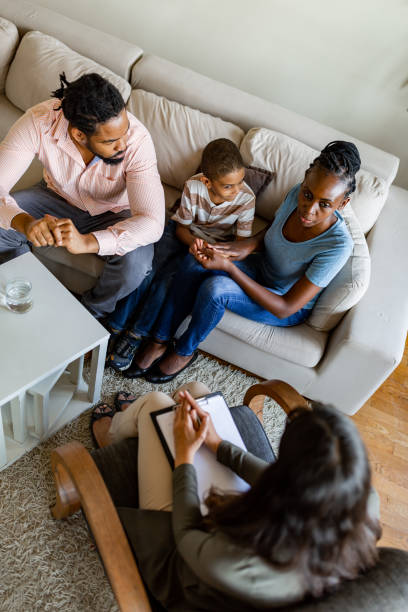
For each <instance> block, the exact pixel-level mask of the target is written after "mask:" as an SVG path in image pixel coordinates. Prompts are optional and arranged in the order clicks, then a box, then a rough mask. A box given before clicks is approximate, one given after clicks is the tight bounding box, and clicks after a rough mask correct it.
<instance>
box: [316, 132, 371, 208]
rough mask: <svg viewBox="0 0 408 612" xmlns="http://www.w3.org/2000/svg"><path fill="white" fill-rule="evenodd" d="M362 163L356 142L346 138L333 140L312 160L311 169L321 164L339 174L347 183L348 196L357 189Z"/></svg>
mask: <svg viewBox="0 0 408 612" xmlns="http://www.w3.org/2000/svg"><path fill="white" fill-rule="evenodd" d="M360 165H361V159H360V154H359V152H358V149H357V147H356V145H355V144H353V143H352V142H346V141H344V140H333V142H329V144H328V145H326V146H325V147H324V149H323V150H322V151H321V153H320V155H319V156H318V157H316V159H314V160H313V161H312V163H311V164H310V166H309V170H310V169H311V168H313V167H314V166H320V167H321V168H324V169H325V170H327V171H328V172H330V173H332V174H335V175H336V176H339V177H340V178H341V179H342V180H343V181H344V182H345V183H346V185H347V186H346V193H345V194H344V197H345V198H348V197H349V196H350V195H351V194H352V193H353V191H355V189H356V172H358V171H359V170H360Z"/></svg>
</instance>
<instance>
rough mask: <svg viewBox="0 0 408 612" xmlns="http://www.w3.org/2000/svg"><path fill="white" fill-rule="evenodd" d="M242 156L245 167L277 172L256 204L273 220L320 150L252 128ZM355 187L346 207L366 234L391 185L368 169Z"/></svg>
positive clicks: (357, 177)
mask: <svg viewBox="0 0 408 612" xmlns="http://www.w3.org/2000/svg"><path fill="white" fill-rule="evenodd" d="M241 154H242V157H243V159H244V162H245V163H246V164H248V165H253V166H258V167H261V168H265V169H266V170H270V171H272V172H275V177H274V180H273V181H272V182H271V183H270V184H269V186H268V187H267V188H266V189H265V190H264V191H263V192H262V193H261V194H260V196H259V197H258V198H257V202H256V211H257V213H258V214H259V215H261V216H262V217H265V219H269V220H272V219H273V217H274V214H275V212H276V210H277V208H278V207H279V206H280V204H281V203H282V202H283V200H284V198H285V196H286V194H287V193H288V191H289V190H290V189H291V188H292V187H293V186H294V185H296V184H297V183H299V182H301V181H302V180H303V177H304V175H305V171H306V170H307V168H308V167H309V165H310V164H311V162H312V161H313V160H314V159H315V158H316V157H317V156H318V155H319V151H317V150H315V149H312V148H311V147H309V146H308V145H305V144H303V143H302V142H299V141H298V140H295V139H294V138H290V137H289V136H286V135H285V134H281V133H279V132H275V131H273V130H268V129H266V128H253V129H251V130H249V132H247V134H246V135H245V138H244V139H243V141H242V143H241ZM356 184H357V188H356V191H355V192H354V193H353V195H352V197H351V201H350V204H349V205H348V206H347V208H348V207H349V206H350V205H351V207H352V208H353V210H354V212H355V213H356V215H357V218H358V221H359V222H360V227H361V229H362V230H363V232H364V233H365V234H366V233H367V232H368V231H369V230H370V229H371V227H372V226H373V225H374V223H375V221H376V220H377V218H378V216H379V214H380V212H381V209H382V207H383V206H384V204H385V201H386V199H387V196H388V190H389V184H388V183H387V181H386V180H385V179H383V178H379V177H377V176H374V175H372V174H371V173H369V172H367V171H366V170H360V171H359V172H358V173H357V175H356Z"/></svg>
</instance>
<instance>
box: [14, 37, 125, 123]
mask: <svg viewBox="0 0 408 612" xmlns="http://www.w3.org/2000/svg"><path fill="white" fill-rule="evenodd" d="M61 72H65V73H66V77H67V79H68V81H75V79H78V78H79V77H80V76H82V75H83V74H87V73H90V72H97V73H98V74H100V75H101V76H103V77H104V78H105V79H107V80H108V81H109V82H110V83H112V84H113V85H115V87H117V88H118V90H119V91H120V93H121V95H122V97H123V99H124V101H125V103H126V102H127V100H128V98H129V95H130V91H131V88H130V84H129V83H128V82H127V81H125V79H122V77H120V76H118V75H117V74H115V73H114V72H112V71H111V70H109V69H108V68H105V67H104V66H101V65H100V64H97V63H96V62H94V61H93V60H90V59H88V58H87V57H84V56H83V55H80V54H79V53H76V52H75V51H72V49H70V48H69V47H67V46H66V45H64V44H63V43H62V42H60V41H59V40H57V39H56V38H53V37H52V36H47V35H46V34H42V33H41V32H27V34H26V35H25V36H24V38H23V39H22V41H21V43H20V45H19V47H18V49H17V53H16V55H15V58H14V60H13V61H12V63H11V66H10V70H9V72H8V75H7V79H6V95H7V97H8V99H9V100H10V101H11V102H12V103H13V104H14V105H15V106H17V107H18V108H20V109H21V110H22V111H26V110H27V109H28V108H30V107H31V106H34V105H35V104H38V103H39V102H42V101H43V100H49V99H50V98H51V92H52V91H54V90H55V89H58V87H59V82H60V81H59V75H60V74H61Z"/></svg>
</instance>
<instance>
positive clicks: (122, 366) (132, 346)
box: [107, 334, 142, 372]
mask: <svg viewBox="0 0 408 612" xmlns="http://www.w3.org/2000/svg"><path fill="white" fill-rule="evenodd" d="M141 341H142V339H141V338H135V337H134V336H131V335H130V334H124V335H123V336H122V337H121V338H119V339H118V340H117V342H116V345H115V349H114V350H113V351H112V352H111V353H110V355H109V356H108V364H107V365H109V366H110V367H111V368H113V369H114V370H119V371H120V372H122V371H123V370H127V369H128V367H129V366H130V364H131V363H132V360H133V357H134V354H135V353H136V351H137V349H138V348H139V345H140V343H141Z"/></svg>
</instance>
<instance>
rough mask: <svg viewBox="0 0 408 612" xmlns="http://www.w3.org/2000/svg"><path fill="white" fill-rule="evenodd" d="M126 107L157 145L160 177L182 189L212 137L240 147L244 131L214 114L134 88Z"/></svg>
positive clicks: (193, 172) (168, 183)
mask: <svg viewBox="0 0 408 612" xmlns="http://www.w3.org/2000/svg"><path fill="white" fill-rule="evenodd" d="M127 109H128V110H129V111H130V112H131V113H133V114H134V115H135V116H136V117H137V118H138V119H139V121H141V122H142V123H143V124H144V125H145V127H146V128H147V129H148V130H149V132H150V134H151V137H152V138H153V142H154V146H155V148H156V155H157V165H158V168H159V173H160V177H161V179H162V181H164V182H165V183H167V185H171V186H172V187H176V188H177V189H183V186H184V183H185V181H186V180H187V179H188V178H190V176H193V174H195V171H196V169H197V167H198V166H199V164H200V161H201V153H202V150H203V149H204V147H205V146H206V145H207V144H208V143H209V142H210V141H211V140H214V139H215V138H229V139H230V140H232V141H233V142H234V143H235V144H236V145H237V147H238V148H239V146H240V144H241V141H242V139H243V137H244V132H243V130H241V128H239V127H238V126H237V125H234V124H233V123H228V122H227V121H223V120H222V119H219V118H217V117H213V116H211V115H207V114H205V113H202V112H201V111H198V110H195V109H193V108H189V107H188V106H184V105H182V104H179V103H178V102H173V101H171V100H167V98H162V97H161V96H156V95H155V94H153V93H149V92H147V91H144V90H142V89H134V90H133V91H132V93H131V95H130V99H129V102H128V104H127Z"/></svg>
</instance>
